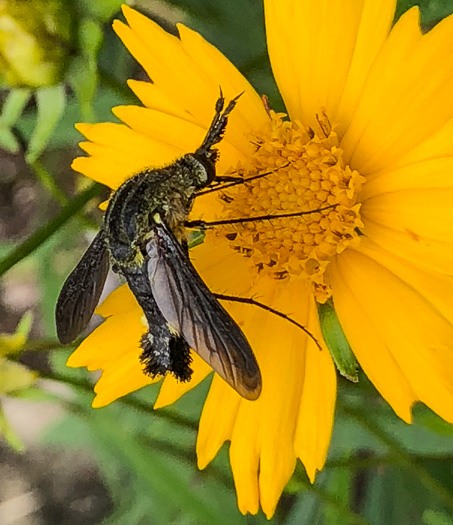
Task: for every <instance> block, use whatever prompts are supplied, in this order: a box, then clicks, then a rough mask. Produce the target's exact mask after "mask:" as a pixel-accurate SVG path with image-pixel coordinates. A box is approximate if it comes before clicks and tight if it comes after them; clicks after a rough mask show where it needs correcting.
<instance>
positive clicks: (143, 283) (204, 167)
mask: <svg viewBox="0 0 453 525" xmlns="http://www.w3.org/2000/svg"><path fill="white" fill-rule="evenodd" d="M237 98H238V97H236V99H233V100H232V101H231V102H230V103H229V104H228V106H227V107H226V109H224V99H223V97H222V96H221V97H220V98H219V99H218V101H217V103H216V113H215V116H214V119H213V121H212V124H211V127H210V129H209V130H208V133H207V135H206V137H205V139H204V141H203V144H202V145H201V146H200V148H198V149H197V150H196V151H195V152H194V153H192V154H187V155H184V156H183V157H181V158H180V159H178V160H176V161H175V162H174V163H173V164H171V165H169V166H166V167H163V168H160V169H150V170H144V171H143V172H140V173H139V174H137V175H135V176H133V177H131V178H130V179H128V180H127V181H126V182H124V183H123V184H122V185H121V186H120V187H119V188H118V190H117V191H116V192H115V193H114V194H113V196H112V198H111V200H110V202H109V206H108V208H107V211H106V214H105V218H104V225H103V227H102V229H101V231H100V232H99V233H98V235H97V236H96V237H95V239H94V241H93V242H92V244H91V245H90V247H89V248H88V250H87V252H86V253H85V255H84V256H83V257H82V259H81V261H80V263H79V264H78V265H77V267H76V268H75V269H74V271H73V272H72V273H71V275H70V276H69V277H68V279H67V280H66V282H65V284H64V286H63V289H62V291H61V293H60V296H59V299H58V303H57V308H56V324H57V333H58V336H59V339H60V341H62V342H63V343H67V342H70V341H72V340H73V339H75V338H76V337H77V336H78V335H79V334H80V332H81V331H82V330H83V329H84V328H86V326H87V324H88V322H89V320H90V318H91V316H92V314H93V312H94V309H95V307H96V305H97V303H98V301H99V297H100V294H101V292H102V288H103V286H104V282H105V279H106V276H107V272H108V268H109V261H110V262H111V263H112V268H113V270H114V271H115V272H117V273H119V274H121V275H122V276H123V277H124V278H125V279H126V281H127V284H128V286H129V288H130V289H131V291H132V293H133V294H134V296H135V298H136V299H137V302H138V304H139V305H140V307H141V309H142V311H143V313H144V316H145V318H146V322H147V325H148V331H147V333H146V334H145V335H143V337H142V339H141V341H140V345H141V348H142V356H141V360H142V362H143V365H144V371H145V373H147V374H149V375H151V376H155V375H164V374H165V373H172V374H173V375H174V376H175V377H176V378H177V379H179V380H181V381H187V380H188V379H190V377H191V374H192V370H191V368H190V361H191V357H190V351H189V348H192V349H193V350H194V351H195V352H196V353H198V354H199V355H200V356H201V357H202V358H203V359H204V360H205V361H206V362H207V363H208V364H209V365H210V366H212V368H213V369H214V371H215V372H217V373H218V374H219V375H220V376H221V377H223V379H225V380H226V381H227V382H228V383H229V384H230V385H231V386H232V387H233V388H234V389H235V390H236V391H237V392H238V393H239V394H241V395H242V396H243V397H245V398H247V399H256V398H257V397H258V396H259V394H260V392H261V374H260V370H259V367H258V364H257V362H256V359H255V357H254V355H253V352H252V350H251V348H250V345H249V343H248V342H247V339H246V338H245V336H244V334H243V333H242V331H241V330H240V328H239V327H238V326H237V324H236V323H235V322H234V321H233V319H232V318H231V317H230V315H229V314H228V313H227V312H226V310H225V309H224V308H223V307H222V306H221V305H220V303H219V302H218V301H217V300H216V299H215V297H214V295H213V294H212V293H211V292H210V291H209V289H208V288H207V287H206V285H205V283H204V282H203V281H202V279H201V278H200V276H199V275H198V274H197V272H196V271H195V269H194V268H193V266H192V264H191V262H190V260H189V258H188V255H187V243H186V237H185V235H186V234H185V224H186V221H187V217H188V214H189V212H190V210H191V207H192V204H193V200H194V198H195V196H196V193H197V191H198V190H200V189H202V188H205V187H207V186H208V185H209V184H210V183H211V182H213V181H214V179H215V176H216V175H215V163H216V160H217V157H218V153H217V150H216V149H214V148H213V146H214V145H215V144H217V143H218V142H220V140H221V139H222V137H223V133H224V131H225V127H226V124H227V117H228V115H229V113H230V112H231V111H232V110H233V108H234V106H235V104H236V101H237Z"/></svg>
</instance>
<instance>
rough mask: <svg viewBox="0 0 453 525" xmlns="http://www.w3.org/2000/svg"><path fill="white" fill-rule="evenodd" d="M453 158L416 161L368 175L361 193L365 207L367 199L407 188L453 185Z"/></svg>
mask: <svg viewBox="0 0 453 525" xmlns="http://www.w3.org/2000/svg"><path fill="white" fill-rule="evenodd" d="M452 170H453V158H451V157H445V158H437V159H430V160H425V161H420V162H416V163H414V164H411V165H410V166H403V167H400V168H395V169H393V168H389V169H384V170H382V171H379V172H377V173H374V174H373V175H371V176H369V177H367V181H366V184H365V185H364V187H363V190H362V192H361V194H360V201H361V202H362V203H364V204H363V207H366V206H367V202H366V201H367V199H370V198H373V197H375V196H379V195H382V194H389V193H394V192H400V191H407V190H422V191H427V190H430V189H436V188H437V189H448V188H452V187H453V180H452V176H451V173H452ZM427 200H428V199H427Z"/></svg>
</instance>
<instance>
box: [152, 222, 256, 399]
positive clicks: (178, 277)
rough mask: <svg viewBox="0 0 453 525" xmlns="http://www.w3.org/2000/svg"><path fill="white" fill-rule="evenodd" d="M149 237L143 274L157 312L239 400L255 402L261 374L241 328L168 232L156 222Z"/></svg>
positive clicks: (165, 227) (167, 229) (164, 226)
mask: <svg viewBox="0 0 453 525" xmlns="http://www.w3.org/2000/svg"><path fill="white" fill-rule="evenodd" d="M152 235H153V236H152V238H151V240H150V241H149V242H148V244H147V246H146V251H147V254H148V256H149V261H148V274H149V277H150V282H151V289H152V292H153V296H154V298H155V300H156V303H157V305H158V307H159V310H160V311H161V312H162V314H163V316H164V317H165V319H166V320H167V322H168V324H169V325H170V326H171V327H172V328H173V329H174V330H175V331H177V332H178V333H179V334H181V336H182V337H183V338H184V339H185V341H186V342H187V343H188V344H189V345H190V347H191V348H192V349H193V350H194V351H195V352H196V353H197V354H198V355H199V356H200V357H201V358H202V359H204V360H205V361H206V362H207V363H208V364H209V365H210V366H211V367H212V368H213V369H214V371H215V372H217V373H218V374H219V375H220V376H221V377H222V378H223V379H224V380H225V381H226V382H227V383H228V384H229V385H231V386H232V387H233V388H234V389H235V390H236V391H237V392H238V393H239V394H240V395H241V396H243V397H245V398H246V399H251V400H253V399H257V398H258V396H259V395H260V392H261V374H260V370H259V368H258V364H257V362H256V359H255V356H254V355H253V352H252V349H251V348H250V345H249V343H248V341H247V339H246V338H245V336H244V334H243V333H242V331H241V329H240V328H239V327H238V325H237V324H236V323H235V322H234V321H233V319H232V318H231V317H230V315H229V314H228V313H227V312H226V310H225V309H224V308H223V307H222V306H221V305H220V303H219V302H218V301H217V300H216V298H215V297H214V296H213V295H212V293H211V292H210V291H209V289H208V287H207V286H206V285H205V283H204V282H203V281H202V279H201V277H200V276H199V275H198V273H197V272H196V270H195V268H194V267H193V266H192V263H191V262H190V260H189V258H188V257H187V255H186V254H185V253H184V251H183V249H182V247H181V246H180V244H179V243H178V241H177V240H176V239H175V237H174V235H173V233H172V232H171V231H170V230H169V228H167V226H166V225H165V224H163V223H162V222H159V223H158V224H156V226H155V227H153V231H152Z"/></svg>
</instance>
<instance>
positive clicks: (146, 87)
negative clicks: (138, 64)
mask: <svg viewBox="0 0 453 525" xmlns="http://www.w3.org/2000/svg"><path fill="white" fill-rule="evenodd" d="M127 85H128V86H129V87H130V88H131V89H132V91H133V92H134V93H135V95H136V96H137V97H138V98H139V99H140V100H141V102H142V104H143V105H144V106H146V107H147V108H151V109H155V110H156V111H160V112H162V113H167V114H168V115H172V116H173V117H178V118H180V119H184V120H187V121H189V122H194V117H193V115H192V114H191V113H189V112H188V111H187V110H185V109H184V108H183V107H182V106H181V104H180V102H179V101H178V100H177V99H176V100H175V99H171V98H170V97H169V96H168V94H167V93H165V91H162V89H160V88H159V87H158V86H156V84H152V83H151V82H144V81H143V80H128V81H127Z"/></svg>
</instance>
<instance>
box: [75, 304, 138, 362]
mask: <svg viewBox="0 0 453 525" xmlns="http://www.w3.org/2000/svg"><path fill="white" fill-rule="evenodd" d="M145 331H146V328H145V326H144V325H143V324H142V322H141V315H137V312H136V311H135V310H133V311H131V312H127V313H123V314H120V315H117V316H112V317H110V318H109V319H106V320H105V321H104V322H103V323H102V324H101V325H100V326H99V327H98V328H96V330H94V331H93V332H92V333H91V334H90V335H89V336H88V337H87V338H86V339H85V340H84V341H83V342H82V343H81V344H80V346H79V347H78V348H77V350H75V351H74V353H73V354H72V355H71V356H70V357H69V359H68V362H67V365H68V366H71V367H75V368H77V367H80V366H86V367H87V368H88V369H89V370H97V369H99V368H102V369H103V368H105V366H106V364H107V363H110V362H113V363H115V362H116V361H117V360H118V359H119V357H121V356H123V355H124V354H127V353H129V352H130V351H131V348H132V349H136V351H137V352H138V348H139V341H140V338H141V336H142V335H143V333H144V332H145Z"/></svg>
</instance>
